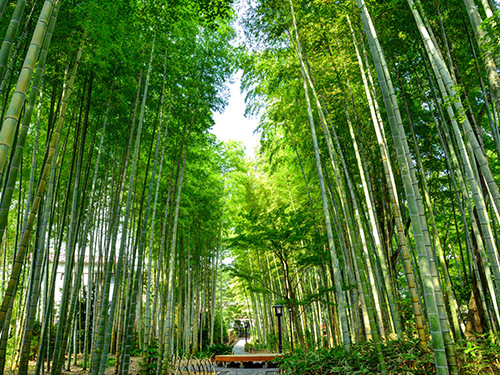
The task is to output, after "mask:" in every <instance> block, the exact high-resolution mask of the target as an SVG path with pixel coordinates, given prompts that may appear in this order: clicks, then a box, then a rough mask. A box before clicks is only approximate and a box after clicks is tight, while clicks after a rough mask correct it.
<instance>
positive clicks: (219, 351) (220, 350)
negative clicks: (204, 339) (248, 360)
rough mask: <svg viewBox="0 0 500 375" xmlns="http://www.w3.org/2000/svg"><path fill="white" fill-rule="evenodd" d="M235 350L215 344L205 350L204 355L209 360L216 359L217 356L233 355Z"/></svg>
mask: <svg viewBox="0 0 500 375" xmlns="http://www.w3.org/2000/svg"><path fill="white" fill-rule="evenodd" d="M232 353H233V348H232V347H231V346H227V345H224V344H213V345H212V346H209V347H207V348H206V349H205V351H204V353H203V354H205V356H206V357H207V358H214V357H215V356H216V355H223V354H232Z"/></svg>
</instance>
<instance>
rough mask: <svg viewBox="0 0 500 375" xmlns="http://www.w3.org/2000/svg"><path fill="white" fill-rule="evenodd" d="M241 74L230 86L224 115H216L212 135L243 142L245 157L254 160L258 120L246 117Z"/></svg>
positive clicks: (257, 140)
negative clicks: (241, 88)
mask: <svg viewBox="0 0 500 375" xmlns="http://www.w3.org/2000/svg"><path fill="white" fill-rule="evenodd" d="M241 73H242V72H241V71H239V72H238V73H236V75H235V77H234V83H230V84H228V87H229V91H230V98H229V103H228V105H227V106H226V109H225V111H224V112H223V113H214V120H215V125H214V127H213V128H212V133H213V134H215V135H216V136H217V138H218V139H219V140H221V141H228V140H230V139H231V140H235V141H241V142H243V144H244V145H245V155H246V156H247V157H251V158H253V157H254V156H255V147H257V146H258V144H259V134H253V132H254V130H255V129H256V128H257V126H258V119H257V118H246V117H245V94H244V93H243V94H241V93H240V78H241Z"/></svg>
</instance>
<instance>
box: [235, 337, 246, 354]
mask: <svg viewBox="0 0 500 375" xmlns="http://www.w3.org/2000/svg"><path fill="white" fill-rule="evenodd" d="M245 344H246V342H245V339H244V338H242V339H238V341H236V344H234V346H233V353H234V354H246V351H245Z"/></svg>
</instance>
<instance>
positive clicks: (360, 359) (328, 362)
mask: <svg viewBox="0 0 500 375" xmlns="http://www.w3.org/2000/svg"><path fill="white" fill-rule="evenodd" d="M383 352H384V357H385V359H386V363H387V369H388V372H389V374H419V375H426V374H432V373H434V360H433V358H432V355H431V354H429V353H426V352H424V351H423V350H422V349H421V348H420V347H419V346H418V345H417V344H416V342H413V341H398V340H397V341H389V342H387V343H386V344H385V345H384V346H383ZM276 362H277V363H278V365H279V366H280V368H281V370H282V371H283V373H284V374H294V375H306V374H307V375H313V374H314V375H323V374H325V375H326V374H332V375H333V374H339V375H340V374H342V375H344V374H345V375H347V374H349V375H354V374H377V373H379V363H378V359H377V353H376V351H375V346H374V345H373V343H372V342H365V343H360V344H355V345H353V346H352V347H351V351H350V352H349V353H347V352H346V351H345V350H344V347H343V346H337V347H335V348H333V349H318V350H310V351H305V350H302V349H297V350H296V351H294V352H292V353H291V354H287V355H286V356H285V357H284V358H282V359H278V360H277V361H276Z"/></svg>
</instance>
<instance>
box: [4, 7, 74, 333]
mask: <svg viewBox="0 0 500 375" xmlns="http://www.w3.org/2000/svg"><path fill="white" fill-rule="evenodd" d="M47 2H50V1H47ZM82 49H83V44H82V45H81V46H80V48H79V50H78V53H77V56H76V59H75V63H74V65H73V70H72V72H71V78H70V80H69V83H68V87H67V89H66V91H65V93H64V95H63V99H62V105H61V112H60V115H59V119H58V121H57V125H56V128H55V129H54V134H53V138H52V141H51V143H50V145H48V146H49V148H48V154H47V159H46V160H45V163H44V166H43V168H42V171H43V172H42V174H41V176H40V180H39V181H40V182H39V185H38V188H37V192H36V196H35V200H34V201H33V204H32V206H31V211H30V215H29V219H28V223H27V226H26V230H25V231H24V233H23V236H22V239H21V243H20V247H19V250H18V253H17V255H16V260H15V263H14V266H13V268H12V273H11V276H10V280H9V284H8V285H7V290H6V291H5V296H4V299H3V301H2V305H1V307H0V326H3V324H4V322H5V317H6V314H7V308H8V306H9V305H10V301H11V300H12V299H13V298H14V296H15V291H16V285H17V284H18V283H19V276H20V274H21V270H22V269H23V263H24V258H25V256H26V252H27V247H28V241H29V238H30V235H31V231H32V228H33V225H34V221H35V218H36V215H37V212H38V207H39V205H40V202H41V200H42V197H43V196H44V194H45V190H46V188H47V179H48V176H49V172H50V167H51V164H52V161H53V158H54V154H55V151H56V147H57V144H58V143H59V139H60V136H61V129H62V125H63V124H64V119H65V116H66V110H67V108H68V101H69V98H70V96H71V92H72V89H73V84H74V81H75V77H76V72H77V70H78V64H79V62H80V58H81V56H82Z"/></svg>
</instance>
